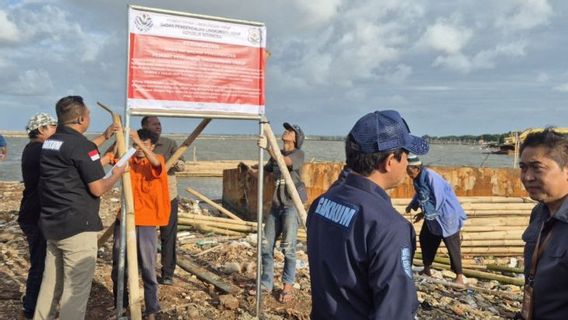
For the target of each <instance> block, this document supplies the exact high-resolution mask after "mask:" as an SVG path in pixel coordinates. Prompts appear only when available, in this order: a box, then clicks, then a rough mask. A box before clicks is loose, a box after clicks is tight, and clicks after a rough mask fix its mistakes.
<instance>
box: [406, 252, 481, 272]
mask: <svg viewBox="0 0 568 320" xmlns="http://www.w3.org/2000/svg"><path fill="white" fill-rule="evenodd" d="M414 258H416V259H422V253H421V252H417V253H416V254H415V255H414ZM434 262H437V263H441V264H445V265H450V264H451V262H450V259H449V258H445V257H434ZM462 267H463V268H466V269H477V270H487V267H486V266H484V265H481V264H468V263H464V262H463V261H462Z"/></svg>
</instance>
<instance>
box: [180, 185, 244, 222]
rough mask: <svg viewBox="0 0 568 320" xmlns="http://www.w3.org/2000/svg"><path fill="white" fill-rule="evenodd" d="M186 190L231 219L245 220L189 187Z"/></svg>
mask: <svg viewBox="0 0 568 320" xmlns="http://www.w3.org/2000/svg"><path fill="white" fill-rule="evenodd" d="M185 190H187V192H189V193H191V194H192V195H194V196H196V197H198V198H199V199H201V200H203V201H205V202H207V204H209V205H210V206H212V207H213V208H215V209H217V210H219V211H220V212H221V213H223V214H225V215H226V216H228V217H230V218H231V219H234V220H239V221H242V220H243V219H241V218H239V217H238V216H237V215H236V214H234V213H232V212H231V211H229V210H227V209H225V208H223V207H222V206H220V205H218V204H216V203H215V202H213V200H211V199H209V198H207V197H206V196H205V195H203V194H201V193H199V192H197V191H196V190H194V189H192V188H190V187H187V188H186V189H185Z"/></svg>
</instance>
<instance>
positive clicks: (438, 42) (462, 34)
mask: <svg viewBox="0 0 568 320" xmlns="http://www.w3.org/2000/svg"><path fill="white" fill-rule="evenodd" d="M472 36H473V30H471V29H469V28H465V27H461V26H456V25H452V24H451V23H449V22H446V21H442V20H440V21H437V22H436V23H435V24H434V25H431V26H429V27H428V28H427V29H426V32H424V35H423V36H422V38H421V39H420V40H419V41H418V47H423V48H429V49H433V50H436V51H442V52H444V53H447V54H457V53H459V52H461V51H462V50H463V48H464V47H465V46H466V45H467V44H468V42H469V41H470V40H471V38H472Z"/></svg>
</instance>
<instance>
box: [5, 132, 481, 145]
mask: <svg viewBox="0 0 568 320" xmlns="http://www.w3.org/2000/svg"><path fill="white" fill-rule="evenodd" d="M0 134H1V135H3V136H4V137H7V138H27V137H28V135H27V133H26V132H25V131H10V130H0ZM99 134H101V132H87V136H89V137H93V136H96V135H99ZM163 135H164V136H166V137H168V138H174V139H176V138H179V139H184V138H186V137H187V136H188V135H189V134H188V135H186V134H185V133H165V134H163ZM256 137H257V135H251V134H206V135H201V136H199V137H198V138H197V139H198V140H215V139H217V140H218V139H233V140H256ZM277 137H278V136H277ZM306 140H310V141H344V140H345V137H342V136H317V135H314V136H306ZM430 144H451V145H479V143H478V142H477V141H472V140H468V141H459V140H455V139H451V140H443V139H435V140H430Z"/></svg>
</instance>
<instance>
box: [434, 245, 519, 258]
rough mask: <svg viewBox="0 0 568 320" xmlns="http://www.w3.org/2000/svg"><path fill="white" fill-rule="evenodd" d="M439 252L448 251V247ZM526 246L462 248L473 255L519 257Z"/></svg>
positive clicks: (464, 252)
mask: <svg viewBox="0 0 568 320" xmlns="http://www.w3.org/2000/svg"><path fill="white" fill-rule="evenodd" d="M438 252H439V253H446V254H447V253H448V250H446V248H440V249H438ZM523 252H524V248H521V247H496V248H487V247H464V248H461V253H462V255H473V256H489V257H503V256H506V257H518V256H522V255H523Z"/></svg>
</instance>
